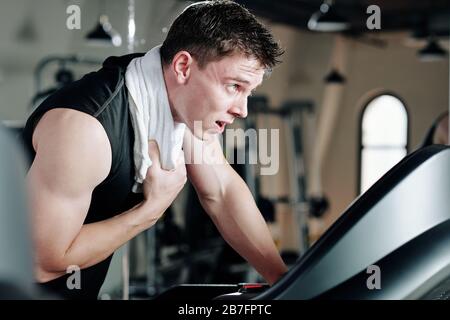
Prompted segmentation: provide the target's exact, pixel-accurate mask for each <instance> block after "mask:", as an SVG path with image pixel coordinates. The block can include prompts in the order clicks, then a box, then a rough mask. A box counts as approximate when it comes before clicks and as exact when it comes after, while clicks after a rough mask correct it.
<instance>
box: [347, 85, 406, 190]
mask: <svg viewBox="0 0 450 320" xmlns="http://www.w3.org/2000/svg"><path fill="white" fill-rule="evenodd" d="M385 95H388V96H392V97H394V98H396V99H398V100H399V101H400V102H401V103H402V105H403V108H404V110H405V112H406V145H405V149H406V155H407V154H408V153H409V149H410V138H411V137H410V127H411V126H410V120H411V119H410V113H409V108H408V105H407V104H406V102H405V100H404V99H402V98H401V97H399V96H398V95H397V94H396V93H394V92H392V91H388V90H386V91H380V92H377V93H376V94H374V95H372V96H371V97H370V98H369V99H367V101H366V102H365V103H364V105H363V107H362V108H361V111H360V112H359V117H358V152H357V164H358V172H357V174H356V179H357V180H356V195H357V196H358V195H360V194H362V192H361V176H362V173H361V169H362V151H363V149H364V146H363V142H362V141H363V136H362V134H363V128H362V126H363V118H364V113H365V112H366V109H367V107H368V106H369V105H370V104H371V103H372V102H373V101H374V100H375V99H377V98H379V97H381V96H385Z"/></svg>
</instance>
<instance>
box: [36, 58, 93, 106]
mask: <svg viewBox="0 0 450 320" xmlns="http://www.w3.org/2000/svg"><path fill="white" fill-rule="evenodd" d="M54 64H57V65H58V69H57V71H56V72H55V74H54V85H53V86H52V87H50V88H47V89H45V90H44V88H43V82H44V81H43V74H44V71H45V70H46V69H47V68H50V67H51V66H52V65H54ZM101 64H102V62H101V61H99V60H96V59H92V58H87V57H80V56H76V55H69V56H48V57H45V58H43V59H42V60H41V61H39V63H38V64H37V66H36V68H35V70H34V83H35V87H36V94H35V96H34V97H33V99H32V101H31V106H30V109H31V112H32V111H33V109H34V108H35V107H36V106H38V105H39V103H40V102H42V101H43V100H44V99H45V98H47V97H48V96H49V95H51V94H52V93H54V92H56V91H57V90H58V89H60V88H61V87H63V86H65V85H67V84H69V83H71V82H73V81H74V80H75V75H74V72H73V70H71V69H70V68H68V66H69V65H70V66H72V67H73V66H76V65H78V66H80V65H84V66H89V67H92V66H101Z"/></svg>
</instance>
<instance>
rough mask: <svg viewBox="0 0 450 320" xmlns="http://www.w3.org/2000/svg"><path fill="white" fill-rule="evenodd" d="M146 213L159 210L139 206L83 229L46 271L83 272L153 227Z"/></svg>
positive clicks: (147, 206)
mask: <svg viewBox="0 0 450 320" xmlns="http://www.w3.org/2000/svg"><path fill="white" fill-rule="evenodd" d="M146 210H159V208H156V206H154V207H151V206H150V205H144V203H140V204H138V205H136V206H135V207H133V208H132V209H130V210H128V211H125V212H123V213H121V214H119V215H117V216H114V217H112V218H110V219H107V220H103V221H99V222H95V223H90V224H85V225H83V226H82V227H81V230H80V232H79V233H78V235H77V236H76V238H75V239H74V240H73V242H72V243H71V245H70V247H69V248H68V249H67V250H66V252H65V253H64V255H63V257H62V258H58V259H57V260H58V261H56V263H53V265H51V266H50V269H52V270H47V271H51V272H65V271H66V268H67V267H68V266H70V265H76V266H78V267H80V268H81V269H84V268H87V267H90V266H92V265H95V264H97V263H99V262H101V261H103V260H104V259H106V258H107V257H108V256H110V255H111V254H112V253H113V252H114V251H115V250H117V249H118V248H119V247H121V246H122V245H123V244H125V243H126V242H127V241H129V240H130V239H132V238H133V237H135V236H136V235H137V234H139V233H140V232H142V231H144V230H145V229H147V228H149V227H151V226H152V225H153V224H155V223H156V220H154V221H149V220H148V218H146V217H147V216H148V214H147V215H146V214H145V211H146ZM158 216H160V215H158ZM44 265H45V263H44ZM44 269H47V268H44Z"/></svg>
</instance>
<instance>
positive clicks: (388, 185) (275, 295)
mask: <svg viewBox="0 0 450 320" xmlns="http://www.w3.org/2000/svg"><path fill="white" fill-rule="evenodd" d="M373 266H375V267H373ZM373 268H376V269H377V270H378V271H379V280H380V281H379V284H380V286H379V287H378V288H373V287H372V286H370V285H368V282H369V278H370V277H371V276H372V269H373ZM218 293H221V294H218ZM158 298H160V299H185V298H186V299H191V300H192V299H193V298H195V299H209V298H211V299H232V300H235V299H255V300H262V299H263V300H272V299H274V300H285V299H288V300H303V299H339V300H342V299H356V300H360V299H383V300H401V299H408V300H409V299H427V300H428V299H430V300H435V299H440V300H448V299H450V147H447V146H442V145H433V146H429V147H426V148H423V149H419V150H417V151H415V152H414V153H412V154H410V155H408V156H407V157H405V158H404V159H403V160H401V161H400V162H399V163H398V164H397V165H395V166H394V167H393V168H392V169H391V170H389V171H388V172H387V173H386V174H385V175H384V176H383V177H382V178H381V179H380V180H378V181H377V182H376V183H375V184H374V185H373V186H372V187H371V188H370V189H369V190H367V191H366V192H365V193H364V194H362V195H361V196H359V197H358V198H357V199H356V200H355V201H354V202H353V203H352V204H351V205H350V206H349V207H348V208H347V210H346V211H345V212H344V213H343V214H342V215H341V217H340V218H339V219H338V220H337V221H336V222H335V223H334V224H333V225H332V226H331V227H330V228H329V229H328V230H327V231H326V232H325V233H324V235H323V236H322V237H321V238H320V239H319V240H318V241H317V242H316V243H315V244H314V245H313V246H312V247H311V248H310V249H309V250H308V251H307V252H306V253H305V254H304V255H303V256H302V257H300V258H299V259H298V260H297V262H296V263H295V264H294V265H293V266H292V267H291V269H290V270H289V272H288V273H287V274H286V275H284V276H283V277H282V278H281V279H280V280H279V281H278V282H277V283H275V284H274V285H273V286H272V287H268V286H267V285H264V284H259V285H258V284H236V285H181V286H176V287H173V288H170V289H168V290H167V291H166V292H163V293H162V294H161V295H160V296H159V297H157V299H158Z"/></svg>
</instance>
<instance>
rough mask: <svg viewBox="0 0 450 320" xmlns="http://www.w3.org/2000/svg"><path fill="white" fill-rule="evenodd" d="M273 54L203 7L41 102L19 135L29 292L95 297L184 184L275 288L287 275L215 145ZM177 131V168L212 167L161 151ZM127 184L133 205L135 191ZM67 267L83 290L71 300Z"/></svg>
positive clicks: (247, 24)
mask: <svg viewBox="0 0 450 320" xmlns="http://www.w3.org/2000/svg"><path fill="white" fill-rule="evenodd" d="M159 55H160V56H159ZM280 55H281V50H280V48H279V47H278V45H277V44H276V43H275V42H274V41H273V38H272V36H271V35H270V33H269V32H268V31H267V30H266V29H265V28H264V27H263V26H262V25H261V24H260V23H258V22H257V21H256V19H255V17H254V16H253V15H251V14H250V13H249V12H248V11H247V10H246V9H244V8H243V7H241V6H240V5H238V4H236V3H234V2H231V1H211V2H202V3H198V4H194V5H192V6H190V7H188V8H187V9H186V10H185V11H184V12H183V13H182V14H181V15H180V16H179V17H178V18H177V19H176V20H175V22H174V23H173V25H172V26H171V28H170V30H169V32H168V35H167V39H166V40H165V41H164V43H163V45H162V46H161V47H160V48H159V47H157V48H154V49H152V50H151V51H149V52H148V53H147V54H146V55H145V56H142V55H140V54H135V55H128V56H123V57H111V58H108V59H107V60H106V61H105V62H104V66H103V68H102V69H100V70H99V71H97V72H94V73H90V74H88V75H86V76H85V77H83V78H82V79H81V80H79V81H77V82H75V83H73V84H71V85H69V86H66V87H65V88H63V89H62V90H60V91H58V92H57V93H55V94H54V95H52V96H51V97H49V98H48V99H47V100H46V101H44V102H43V103H42V104H41V105H40V106H39V107H38V108H37V109H36V110H35V112H34V113H33V114H32V115H31V116H30V118H29V119H28V121H27V125H26V127H25V130H24V140H25V143H26V145H27V147H28V150H29V151H30V154H31V158H32V160H33V162H32V165H31V167H30V170H29V173H28V184H29V189H30V194H31V209H32V217H33V235H34V242H35V260H36V263H35V273H36V279H37V281H38V282H39V283H41V284H42V286H43V287H45V288H48V289H51V290H53V291H56V292H58V293H60V294H61V295H63V296H64V297H69V298H91V299H95V298H97V294H98V291H99V290H100V287H101V285H102V283H103V281H104V278H105V276H106V272H107V269H108V266H109V263H110V260H111V256H112V254H113V253H114V251H115V250H116V249H117V248H119V247H120V246H122V245H123V244H124V243H126V242H127V241H128V240H130V239H131V238H133V237H134V236H136V235H137V234H139V233H140V232H142V231H144V230H146V229H148V228H150V227H151V226H153V225H154V224H155V223H156V222H157V220H158V219H159V218H160V217H161V215H162V214H163V212H164V211H165V210H166V209H167V207H168V206H169V205H170V204H171V203H172V201H173V200H174V199H175V197H176V196H177V194H178V192H179V191H180V190H181V189H182V187H183V185H184V183H185V182H186V177H188V178H189V179H190V181H191V182H192V184H193V185H194V187H195V189H196V191H197V193H198V195H199V198H200V200H201V203H202V205H203V206H204V208H205V209H206V211H207V212H208V214H209V216H210V217H211V218H212V220H213V221H214V223H215V224H216V226H217V227H218V229H219V231H220V232H221V234H222V236H223V237H224V238H225V240H226V241H227V242H228V243H229V244H230V245H231V246H232V247H233V248H234V249H235V250H236V251H237V252H238V253H239V254H241V255H242V256H243V257H244V258H245V259H247V260H248V261H249V262H250V263H251V264H252V265H253V266H254V267H255V268H256V270H257V271H258V272H259V273H260V274H261V275H262V276H263V277H264V278H265V279H266V280H267V282H268V283H269V284H273V283H274V282H276V281H277V280H278V279H279V278H280V276H281V275H282V274H283V273H285V272H286V266H285V265H284V263H283V262H282V260H281V258H280V256H279V254H278V252H277V250H276V247H275V245H274V243H273V241H272V238H271V236H270V233H269V231H268V228H267V226H266V224H265V222H264V220H263V218H262V216H261V214H260V212H259V211H258V209H257V207H256V205H255V202H254V200H253V198H252V196H251V193H250V192H249V190H248V188H247V186H246V185H245V183H244V182H243V181H242V179H241V178H240V177H239V176H238V175H237V174H236V172H234V170H232V168H231V167H230V165H229V164H227V163H226V162H225V161H223V160H224V159H223V157H224V156H223V153H222V152H221V149H220V148H221V147H220V144H219V142H218V138H217V135H218V134H219V133H220V132H222V131H223V129H224V127H225V125H226V124H228V123H231V122H232V121H233V119H235V118H238V117H246V116H247V97H248V96H249V95H250V94H251V92H252V90H254V89H255V88H256V87H257V86H258V85H259V84H260V83H261V82H262V80H263V75H264V73H265V72H266V70H268V69H270V68H271V67H273V66H274V65H275V64H276V63H277V57H278V56H280ZM155 59H157V62H155V61H156V60H155ZM158 76H160V77H158ZM147 103H148V104H149V105H150V107H149V106H148V105H146V104H147ZM149 110H150V111H149ZM155 110H156V111H155ZM153 111H155V112H153ZM142 112H144V113H145V112H150V113H149V115H147V117H144V116H142V114H141V113H142ZM152 112H153V113H152ZM158 112H159V113H158ZM154 117H157V118H158V119H157V120H158V121H155V119H154ZM161 119H164V121H162V120H161ZM152 121H153V122H152ZM196 122H197V123H200V126H198V125H196ZM183 126H186V127H187V129H186V130H184V127H183ZM175 127H176V128H175ZM167 128H169V129H167ZM180 128H181V130H182V132H183V135H184V141H182V143H183V151H184V157H185V158H186V159H192V158H195V157H196V156H199V157H200V158H203V157H204V156H206V155H207V157H208V158H209V159H211V158H212V161H209V162H208V163H192V161H186V164H185V163H184V161H183V157H181V158H178V157H177V156H176V152H175V151H177V144H176V143H175V144H174V146H173V148H172V149H170V150H167V147H166V144H165V142H167V144H173V141H174V140H176V139H175V138H174V136H173V135H172V136H171V134H174V133H175V132H178V133H179V132H180V130H178V129H180ZM147 129H148V130H149V132H150V134H149V135H147V136H146V135H145V133H146V130H147ZM166 129H167V130H168V131H167V130H166ZM152 130H153V134H152V133H151V132H152ZM177 130H178V131H177ZM167 135H169V138H167ZM194 135H195V136H194ZM143 137H147V139H144V138H143ZM152 137H156V138H155V139H153V138H152ZM164 137H166V138H167V139H165V138H164ZM181 138H182V139H183V136H182V137H181ZM153 140H156V142H155V141H153ZM164 141H165V142H164ZM143 145H145V149H146V150H145V152H144V154H142V152H141V153H139V152H140V151H142V150H140V149H142V147H143ZM198 145H201V146H202V148H197V147H196V146H198ZM147 149H148V154H147ZM174 150H175V151H174ZM199 150H201V151H200V152H202V153H203V154H201V155H196V152H199ZM178 151H179V152H180V154H181V144H180V145H178ZM147 157H149V158H150V159H146V158H147ZM197 158H198V157H197ZM167 168H169V169H170V170H165V169H167ZM142 174H143V176H142ZM140 175H141V177H140V179H141V180H139V176H140ZM136 182H141V184H140V187H141V189H142V194H136V193H133V192H132V191H133V189H134V187H136ZM134 191H135V190H134ZM73 265H75V266H78V267H79V268H81V277H80V278H81V288H80V289H76V288H75V289H73V290H70V289H69V288H68V287H67V283H66V282H67V279H68V276H70V274H67V273H66V271H67V269H68V268H69V267H70V266H73ZM71 270H72V269H71Z"/></svg>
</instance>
